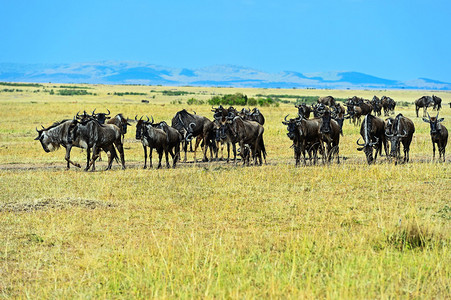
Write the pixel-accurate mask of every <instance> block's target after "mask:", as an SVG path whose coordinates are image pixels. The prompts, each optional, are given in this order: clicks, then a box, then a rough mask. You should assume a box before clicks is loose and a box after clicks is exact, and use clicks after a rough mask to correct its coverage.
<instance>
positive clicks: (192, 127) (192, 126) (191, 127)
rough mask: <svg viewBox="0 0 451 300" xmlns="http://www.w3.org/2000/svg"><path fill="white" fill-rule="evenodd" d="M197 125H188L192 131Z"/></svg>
mask: <svg viewBox="0 0 451 300" xmlns="http://www.w3.org/2000/svg"><path fill="white" fill-rule="evenodd" d="M195 126H196V123H189V125H188V127H189V129H191V131H194V127H195Z"/></svg>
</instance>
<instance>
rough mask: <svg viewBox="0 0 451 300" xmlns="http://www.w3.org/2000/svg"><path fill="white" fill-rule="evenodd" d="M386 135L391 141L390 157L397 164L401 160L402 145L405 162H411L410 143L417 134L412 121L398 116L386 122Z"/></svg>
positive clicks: (400, 115)
mask: <svg viewBox="0 0 451 300" xmlns="http://www.w3.org/2000/svg"><path fill="white" fill-rule="evenodd" d="M385 124H386V128H385V135H386V136H387V139H388V140H389V141H390V144H391V146H390V149H391V150H390V156H391V157H392V158H394V159H395V161H396V162H398V160H399V159H400V156H401V154H400V152H401V144H402V145H403V148H404V162H409V151H410V143H411V142H412V137H413V134H414V133H415V125H414V124H413V122H412V120H410V119H409V118H406V117H404V116H403V115H402V114H398V115H397V116H396V118H394V119H389V120H388V121H387V120H386V123H385Z"/></svg>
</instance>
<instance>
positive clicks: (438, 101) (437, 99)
mask: <svg viewBox="0 0 451 300" xmlns="http://www.w3.org/2000/svg"><path fill="white" fill-rule="evenodd" d="M432 100H433V101H434V107H433V108H432V109H436V110H437V111H439V110H440V109H441V108H442V98H440V97H437V96H435V95H432Z"/></svg>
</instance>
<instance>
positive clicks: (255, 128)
mask: <svg viewBox="0 0 451 300" xmlns="http://www.w3.org/2000/svg"><path fill="white" fill-rule="evenodd" d="M228 122H229V124H230V126H229V128H230V132H231V134H232V135H233V137H234V138H235V139H236V140H238V143H239V144H240V155H241V157H242V159H243V165H244V164H246V160H247V165H249V159H246V158H247V157H248V156H247V155H246V151H244V150H245V146H246V144H247V145H249V148H250V150H251V154H252V158H253V160H254V165H257V159H258V164H260V165H261V164H262V163H263V162H262V155H263V159H264V160H265V163H266V149H265V143H264V141H263V133H264V131H265V129H264V128H263V126H262V125H261V124H259V123H258V122H256V121H246V120H243V119H242V118H241V117H240V116H236V117H234V118H232V117H229V118H228Z"/></svg>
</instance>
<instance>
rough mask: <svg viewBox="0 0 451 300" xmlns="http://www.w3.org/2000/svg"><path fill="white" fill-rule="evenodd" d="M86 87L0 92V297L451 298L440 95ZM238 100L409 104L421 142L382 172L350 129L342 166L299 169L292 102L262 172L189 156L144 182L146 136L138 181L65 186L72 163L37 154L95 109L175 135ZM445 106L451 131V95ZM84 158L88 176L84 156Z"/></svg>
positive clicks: (87, 178) (450, 174)
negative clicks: (180, 114)
mask: <svg viewBox="0 0 451 300" xmlns="http://www.w3.org/2000/svg"><path fill="white" fill-rule="evenodd" d="M80 86H82V87H86V88H87V89H86V91H88V92H89V93H90V94H85V95H79V96H64V95H60V94H58V90H60V89H71V88H72V89H74V88H73V87H63V88H61V85H58V84H44V85H42V86H14V87H11V86H2V85H0V90H3V89H14V91H2V92H0V187H1V193H0V297H2V298H31V299H39V298H44V299H48V298H59V299H62V298H124V299H130V298H296V299H298V298H309V299H318V298H333V299H352V298H360V299H362V298H364V299H374V298H382V299H385V298H401V299H402V298H409V299H411V298H414V299H434V298H437V299H446V298H451V244H450V242H451V236H450V232H451V202H450V198H451V197H450V192H451V189H450V186H451V171H450V159H449V158H451V156H450V155H451V153H450V152H451V151H450V150H449V147H448V149H447V150H448V151H447V157H448V158H447V161H446V162H445V163H443V162H438V161H432V145H431V142H430V136H429V125H428V124H426V123H424V122H423V121H422V120H421V118H416V117H415V112H414V107H413V106H412V104H411V103H413V101H414V100H415V99H417V98H419V97H420V96H422V95H424V94H427V95H431V94H432V92H425V91H366V90H365V91H350V90H343V91H338V90H299V89H291V90H281V89H274V90H270V89H229V88H204V87H161V86H104V85H79V86H78V87H80ZM37 90H39V92H37ZM44 90H45V91H44ZM51 90H53V93H52V92H50V91H51ZM164 90H178V91H187V92H189V93H190V94H183V95H178V96H168V95H165V94H164V93H162V91H164ZM236 92H239V93H243V94H246V95H248V96H249V97H254V96H255V95H259V94H264V95H265V94H266V95H269V94H284V95H303V96H326V95H332V96H334V97H336V98H347V97H350V96H353V95H357V96H360V97H364V98H367V99H371V98H372V97H373V95H377V96H379V97H381V96H383V95H387V96H390V97H392V98H393V99H395V100H396V101H398V102H401V101H402V102H407V103H410V105H407V106H397V108H396V112H397V113H398V112H401V113H403V114H404V115H405V116H407V117H409V118H411V119H412V120H413V121H414V124H415V127H416V132H415V134H414V139H413V142H412V146H411V154H410V158H411V162H410V163H408V164H399V165H394V164H393V163H389V162H387V161H386V160H385V157H382V158H378V162H377V163H376V164H375V165H371V166H368V165H367V164H366V162H365V161H366V160H365V159H364V154H363V153H361V152H358V151H357V150H356V148H357V145H356V143H355V142H356V140H357V139H358V137H359V133H358V132H359V128H358V127H356V126H354V125H352V124H350V123H349V122H348V121H346V122H345V125H344V130H343V131H344V136H343V137H342V139H341V145H340V155H341V156H342V158H343V159H342V163H341V164H339V165H337V164H336V163H334V164H331V165H327V166H325V165H319V166H307V167H300V168H295V167H294V159H293V150H292V149H291V148H290V146H291V141H290V140H289V139H288V138H287V136H286V132H287V131H286V127H285V126H284V125H282V123H281V121H282V120H283V117H284V116H285V115H287V114H290V115H292V116H294V115H296V112H297V111H296V109H295V108H294V106H293V104H292V103H281V104H280V105H279V106H277V107H259V108H260V110H261V111H262V113H263V114H264V115H265V117H266V123H265V126H264V127H265V133H264V139H265V144H266V149H267V153H268V158H267V164H266V165H263V166H261V167H253V166H250V167H242V166H241V164H238V165H234V164H232V163H229V164H227V163H225V162H224V161H220V162H209V163H192V157H193V156H192V155H193V154H192V153H189V157H188V161H189V163H180V164H178V166H177V168H176V169H160V170H155V169H150V170H143V169H142V166H143V160H144V159H143V150H142V146H141V144H140V142H138V141H136V140H135V129H134V127H133V126H132V127H130V128H129V132H128V133H127V135H126V136H125V158H126V166H127V169H126V170H124V171H123V170H121V169H120V167H119V164H116V163H115V164H114V165H113V170H112V171H106V172H105V171H100V170H102V169H104V167H105V165H106V164H105V162H100V163H99V164H98V168H97V169H98V171H97V172H83V171H81V170H80V169H77V168H71V169H70V170H69V171H66V170H65V165H66V164H65V162H64V151H63V149H59V150H58V151H56V152H52V153H45V152H44V151H43V149H42V147H41V145H40V143H39V142H38V141H34V140H33V139H34V138H35V137H36V136H37V134H36V131H35V127H38V128H39V127H40V125H41V124H42V125H44V126H45V127H47V126H49V125H51V124H52V123H53V122H55V121H58V120H62V119H66V118H73V116H74V114H76V113H77V111H83V110H88V111H92V110H94V109H95V108H96V109H97V111H98V112H100V111H102V112H105V111H106V109H107V108H108V109H109V110H110V111H111V113H112V115H115V114H117V113H123V114H124V115H125V116H127V117H129V118H130V119H134V117H135V115H138V117H140V116H142V115H148V116H151V115H152V116H153V117H154V118H155V120H157V121H159V120H166V121H168V122H169V123H170V120H171V118H172V117H173V116H174V114H175V113H176V112H177V111H179V110H181V109H183V108H186V109H187V110H189V111H192V110H194V111H196V113H197V114H200V115H205V116H208V117H210V118H211V116H212V112H211V106H209V105H192V106H189V105H187V104H186V101H187V99H189V98H193V97H194V98H197V99H202V100H208V99H210V98H211V97H212V96H213V95H224V94H233V93H236ZM114 93H121V94H120V95H114ZM124 93H129V94H124ZM130 93H138V94H130ZM435 94H436V95H438V96H440V97H442V99H443V102H444V103H443V109H442V111H441V112H440V116H441V117H444V118H445V121H444V122H443V124H444V125H445V126H447V127H448V128H449V129H451V109H450V108H449V105H448V102H449V101H450V98H451V97H450V96H451V93H446V92H437V93H435ZM143 99H146V100H148V101H149V103H148V104H147V103H142V102H141V100H143ZM291 100H293V101H294V100H295V98H293V99H291ZM239 108H241V107H239ZM434 113H435V112H434ZM431 114H432V113H431ZM420 116H421V112H420ZM437 156H438V153H437ZM71 157H72V158H73V160H74V161H78V162H80V163H83V162H84V160H85V152H82V151H81V150H80V149H74V150H73V151H72V155H71ZM198 157H200V155H198ZM155 159H156V158H155V155H154V161H155Z"/></svg>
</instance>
